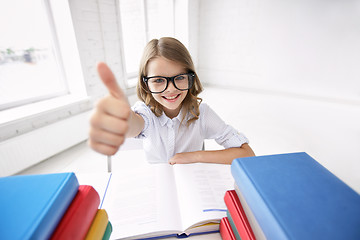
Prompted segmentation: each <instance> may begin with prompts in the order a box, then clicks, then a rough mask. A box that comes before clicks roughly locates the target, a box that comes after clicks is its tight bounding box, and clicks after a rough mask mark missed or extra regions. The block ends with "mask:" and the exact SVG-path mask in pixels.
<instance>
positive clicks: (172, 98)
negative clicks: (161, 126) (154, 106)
mask: <svg viewBox="0 0 360 240" xmlns="http://www.w3.org/2000/svg"><path fill="white" fill-rule="evenodd" d="M179 96H180V94H177V95H174V96H162V98H164V99H166V100H169V101H175V100H176V99H177V98H178V97H179Z"/></svg>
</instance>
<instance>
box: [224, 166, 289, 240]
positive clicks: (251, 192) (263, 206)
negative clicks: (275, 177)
mask: <svg viewBox="0 0 360 240" xmlns="http://www.w3.org/2000/svg"><path fill="white" fill-rule="evenodd" d="M237 160H238V159H235V160H234V161H233V162H232V164H231V174H232V176H233V178H234V180H235V182H236V185H237V186H238V188H239V190H240V191H241V193H242V195H243V196H244V198H245V201H246V202H247V203H248V205H249V207H250V209H251V211H252V212H253V213H254V216H255V218H256V220H257V221H258V223H259V226H260V227H261V229H262V230H263V233H264V234H265V237H266V238H268V239H279V240H281V239H288V237H287V236H286V233H285V231H284V229H283V228H282V227H281V225H280V223H279V222H278V220H277V219H276V216H274V215H273V213H272V211H271V209H269V207H268V204H267V203H266V201H265V200H264V199H263V197H262V193H261V189H257V187H256V186H254V184H253V181H252V179H251V178H250V177H249V175H248V173H247V171H246V169H245V168H243V167H242V165H241V163H240V162H239V161H237Z"/></svg>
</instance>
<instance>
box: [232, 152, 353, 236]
mask: <svg viewBox="0 0 360 240" xmlns="http://www.w3.org/2000/svg"><path fill="white" fill-rule="evenodd" d="M231 171H232V174H233V177H234V179H235V181H236V184H237V186H238V188H239V190H240V192H241V193H242V194H243V196H244V198H245V199H246V202H247V204H248V205H249V207H250V209H251V211H252V212H253V214H254V216H255V218H256V220H257V222H258V223H259V226H260V227H261V229H262V230H263V232H264V235H265V237H266V238H268V239H360V227H359V226H360V195H359V194H358V193H357V192H355V191H354V190H353V189H351V188H350V187H349V186H348V185H346V184H345V183H344V182H342V181H341V180H340V179H339V178H338V177H336V176H335V175H334V174H332V173H331V172H330V171H329V170H327V169H326V168H325V167H323V166H322V165H321V164H319V163H318V162H317V161H316V160H314V159H313V158H312V157H310V156H309V155H308V154H306V153H304V152H300V153H288V154H279V155H269V156H258V157H249V158H238V159H235V160H234V161H233V162H232V165H231Z"/></svg>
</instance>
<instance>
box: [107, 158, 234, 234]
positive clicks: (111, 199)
mask: <svg viewBox="0 0 360 240" xmlns="http://www.w3.org/2000/svg"><path fill="white" fill-rule="evenodd" d="M114 163H115V164H114V166H115V165H116V162H115V161H114ZM233 184H234V179H233V178H232V175H231V171H230V165H222V164H205V163H195V164H176V165H170V164H167V163H166V164H145V165H137V166H135V167H134V168H125V167H124V168H118V169H116V166H115V168H114V169H113V173H112V174H111V176H110V178H109V183H108V188H107V190H106V193H105V196H104V198H103V203H102V208H105V209H106V210H107V212H108V214H109V221H110V222H111V224H112V226H113V232H112V235H111V236H112V238H116V239H130V238H131V239H136V238H139V239H146V238H163V237H171V236H179V237H186V236H189V235H195V234H204V233H213V232H219V224H220V220H221V219H222V218H223V217H226V206H225V203H224V200H223V198H224V194H225V192H226V191H227V190H228V189H233Z"/></svg>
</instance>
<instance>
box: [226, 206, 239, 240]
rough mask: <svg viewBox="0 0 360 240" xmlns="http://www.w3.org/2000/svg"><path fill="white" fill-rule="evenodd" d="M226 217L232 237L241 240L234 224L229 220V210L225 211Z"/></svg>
mask: <svg viewBox="0 0 360 240" xmlns="http://www.w3.org/2000/svg"><path fill="white" fill-rule="evenodd" d="M226 217H227V219H228V221H229V223H230V227H231V229H232V232H233V233H234V236H235V238H236V240H241V237H240V234H239V232H238V230H237V229H236V226H235V223H234V221H233V220H232V218H231V215H230V213H229V210H227V211H226Z"/></svg>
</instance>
